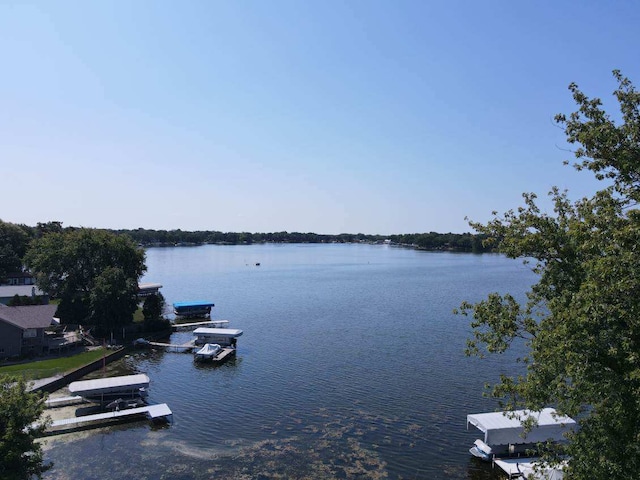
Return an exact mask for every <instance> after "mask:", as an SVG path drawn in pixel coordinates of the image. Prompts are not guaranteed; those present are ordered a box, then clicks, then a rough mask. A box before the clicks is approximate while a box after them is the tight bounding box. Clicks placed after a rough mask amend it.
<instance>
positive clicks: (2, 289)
mask: <svg viewBox="0 0 640 480" xmlns="http://www.w3.org/2000/svg"><path fill="white" fill-rule="evenodd" d="M16 295H18V296H19V297H29V298H32V299H33V298H36V297H37V298H39V301H40V302H41V303H49V295H47V294H46V293H45V292H43V291H42V290H40V289H39V288H38V287H36V286H35V285H1V286H0V304H3V305H8V304H9V302H11V300H13V298H14V297H15V296H16Z"/></svg>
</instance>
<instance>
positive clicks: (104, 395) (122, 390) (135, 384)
mask: <svg viewBox="0 0 640 480" xmlns="http://www.w3.org/2000/svg"><path fill="white" fill-rule="evenodd" d="M148 388H149V377H148V376H147V375H145V374H143V373H141V374H137V375H123V376H120V377H109V378H98V379H95V380H82V381H79V382H71V383H70V384H69V392H71V394H72V395H78V396H81V397H82V398H84V399H86V400H89V401H93V402H100V403H105V402H110V401H111V400H115V399H117V398H121V399H127V398H139V397H145V396H146V394H147V389H148Z"/></svg>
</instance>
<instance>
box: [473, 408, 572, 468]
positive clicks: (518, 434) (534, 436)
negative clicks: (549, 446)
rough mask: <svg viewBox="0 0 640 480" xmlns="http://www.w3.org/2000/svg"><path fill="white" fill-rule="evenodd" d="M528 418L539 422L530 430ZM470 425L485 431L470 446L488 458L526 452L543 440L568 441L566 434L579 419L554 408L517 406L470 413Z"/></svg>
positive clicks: (481, 455)
mask: <svg viewBox="0 0 640 480" xmlns="http://www.w3.org/2000/svg"><path fill="white" fill-rule="evenodd" d="M528 419H533V420H534V421H535V425H534V426H533V427H532V428H531V430H530V431H528V432H526V431H525V427H524V426H523V425H522V423H523V422H524V421H526V420H528ZM469 425H473V426H475V427H476V428H478V429H479V430H480V431H481V432H483V433H484V441H483V440H476V442H475V446H474V447H472V448H471V450H470V452H471V454H472V455H474V456H476V457H479V458H482V459H484V460H490V459H492V458H494V457H495V456H500V455H507V456H508V455H515V454H520V453H524V451H525V450H526V449H528V448H531V447H535V445H536V444H537V443H540V442H546V441H552V442H562V441H565V434H566V433H568V432H570V431H573V429H575V428H576V422H575V420H573V419H572V418H570V417H566V416H563V415H559V414H558V413H557V412H556V411H555V409H553V408H544V409H542V410H541V411H539V412H536V411H529V410H515V411H511V412H492V413H477V414H472V415H467V429H468V428H469Z"/></svg>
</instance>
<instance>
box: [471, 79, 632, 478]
mask: <svg viewBox="0 0 640 480" xmlns="http://www.w3.org/2000/svg"><path fill="white" fill-rule="evenodd" d="M614 77H615V79H616V80H617V82H618V88H617V89H616V91H615V92H614V95H615V96H616V98H617V100H618V103H619V105H620V111H621V115H620V118H621V121H619V122H618V123H616V122H614V120H612V119H611V118H610V117H609V115H607V114H606V113H605V112H604V111H603V110H602V103H601V101H600V100H599V99H597V98H596V99H590V98H588V97H587V96H586V95H585V94H584V93H582V92H581V91H580V90H579V88H578V87H577V86H576V85H575V84H572V85H571V86H570V87H569V88H570V90H571V92H572V94H573V98H574V100H575V102H576V103H577V106H578V110H577V111H576V112H575V113H572V114H571V115H570V116H568V117H567V116H565V115H557V116H556V121H557V122H558V123H559V124H560V125H562V126H563V128H564V130H565V133H566V135H567V140H568V142H569V143H571V144H577V146H578V148H577V149H576V150H575V155H576V158H577V159H578V162H577V163H576V164H575V165H574V166H575V167H576V168H577V169H578V170H583V169H587V170H591V171H593V172H594V173H595V175H596V177H597V178H598V179H601V180H607V181H608V183H607V185H605V186H604V188H603V189H602V190H600V191H598V192H596V193H595V194H594V195H593V196H592V197H591V198H583V199H580V200H578V201H574V202H572V201H570V200H569V198H568V196H567V194H566V192H560V191H559V190H558V189H557V188H554V189H552V191H551V192H550V196H551V198H552V200H553V205H554V213H553V214H547V213H544V212H543V211H541V210H540V208H539V207H538V206H537V204H536V196H535V195H534V194H525V195H524V206H522V207H520V208H518V209H517V210H515V211H514V210H510V211H508V212H506V213H505V214H504V215H502V216H498V215H495V216H494V218H493V220H491V221H490V222H488V223H487V224H486V225H483V224H479V223H473V222H472V223H471V225H472V226H473V227H474V228H475V229H476V230H477V231H479V232H480V233H482V234H485V235H487V237H488V239H489V240H490V241H491V242H493V243H494V244H496V245H498V246H499V248H500V250H501V251H502V252H504V253H505V254H506V255H507V256H508V257H511V258H518V257H521V258H526V259H529V260H530V261H532V262H533V264H532V265H533V269H534V271H535V272H537V273H538V274H539V280H538V282H537V283H536V284H535V285H533V286H532V287H531V289H530V291H529V292H528V293H527V302H526V303H525V304H522V305H521V304H519V303H518V302H517V301H516V300H515V299H514V298H513V297H512V296H511V295H499V294H497V293H494V294H491V295H489V297H488V298H487V299H486V300H484V301H481V302H479V303H477V304H475V305H472V304H469V303H463V305H462V306H461V313H463V314H465V315H471V316H472V317H473V321H472V326H473V328H474V334H473V338H472V339H471V340H469V342H468V353H470V354H477V355H483V353H484V351H485V349H486V351H488V352H490V353H502V352H504V351H505V350H507V349H508V348H509V347H510V346H511V345H512V343H513V342H514V341H517V339H522V340H523V341H524V342H525V343H526V346H527V347H528V348H527V349H526V351H527V354H526V356H525V357H524V358H522V359H520V360H522V361H523V363H524V365H525V370H524V373H523V374H522V375H519V376H502V377H501V381H500V383H498V384H497V385H496V386H494V388H493V389H492V394H493V395H494V396H496V397H497V398H500V399H501V402H502V404H503V406H504V407H505V408H517V407H525V408H532V409H539V408H541V407H544V406H548V405H553V406H556V408H557V409H558V410H559V411H560V412H561V413H563V414H567V415H570V416H572V417H574V418H576V419H577V420H578V422H579V425H580V429H579V430H578V431H577V433H575V434H574V435H572V436H570V442H569V444H568V445H567V446H566V447H563V446H557V447H556V448H554V449H551V450H549V451H547V452H546V458H547V459H548V460H550V461H553V460H557V459H558V455H560V454H566V455H568V458H569V463H568V466H567V468H565V478H569V479H589V480H598V479H612V478H627V477H628V476H629V475H631V476H633V475H635V473H631V472H638V471H639V468H640V295H639V292H640V255H638V249H639V248H640V247H639V246H640V210H639V209H638V207H637V206H638V200H639V199H640V109H639V107H640V94H639V93H638V92H636V91H635V89H634V87H633V85H632V84H631V82H630V81H629V80H628V79H627V78H625V77H623V76H622V75H620V73H619V72H617V71H614Z"/></svg>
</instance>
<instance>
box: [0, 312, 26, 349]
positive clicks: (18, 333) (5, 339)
mask: <svg viewBox="0 0 640 480" xmlns="http://www.w3.org/2000/svg"><path fill="white" fill-rule="evenodd" d="M21 353H22V329H21V328H18V327H16V326H14V325H11V324H9V323H6V322H3V321H2V320H0V358H8V357H17V356H19V355H20V354H21Z"/></svg>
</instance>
